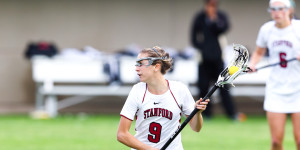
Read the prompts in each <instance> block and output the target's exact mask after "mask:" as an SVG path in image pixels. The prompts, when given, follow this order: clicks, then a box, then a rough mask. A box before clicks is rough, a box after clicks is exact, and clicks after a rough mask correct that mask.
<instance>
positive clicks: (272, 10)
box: [268, 6, 288, 12]
mask: <svg viewBox="0 0 300 150" xmlns="http://www.w3.org/2000/svg"><path fill="white" fill-rule="evenodd" d="M285 10H288V7H284V6H278V7H276V6H274V7H269V8H268V12H274V11H285Z"/></svg>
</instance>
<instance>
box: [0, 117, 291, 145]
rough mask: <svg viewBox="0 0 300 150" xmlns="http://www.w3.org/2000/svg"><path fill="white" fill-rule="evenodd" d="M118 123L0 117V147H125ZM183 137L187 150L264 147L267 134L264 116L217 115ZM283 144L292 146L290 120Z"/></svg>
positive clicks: (107, 119)
mask: <svg viewBox="0 0 300 150" xmlns="http://www.w3.org/2000/svg"><path fill="white" fill-rule="evenodd" d="M118 124H119V116H118V115H63V116H60V117H58V118H56V119H49V120H35V119H31V118H30V117H28V116H21V115H18V116H11V115H10V116H0V149H1V150H127V149H129V148H127V147H126V146H124V145H122V144H120V143H119V142H118V141H117V140H116V132H117V128H118ZM132 133H134V131H133V128H132ZM182 140H183V146H184V148H185V149H186V150H196V149H197V150H199V149H201V150H221V149H222V150H267V149H269V142H270V136H269V129H268V125H267V121H266V118H265V117H264V116H250V117H249V116H248V119H247V121H246V122H243V123H238V122H231V121H229V120H227V119H226V118H225V117H222V116H218V117H216V118H214V119H212V120H209V121H205V122H204V127H203V128H202V130H201V132H200V133H195V132H193V131H192V130H191V129H190V127H189V126H186V127H185V128H184V129H183V131H182ZM284 146H285V149H287V150H293V149H295V144H294V139H293V134H292V127H291V121H290V120H289V121H288V123H287V126H286V134H285V141H284Z"/></svg>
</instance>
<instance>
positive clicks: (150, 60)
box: [135, 57, 163, 67]
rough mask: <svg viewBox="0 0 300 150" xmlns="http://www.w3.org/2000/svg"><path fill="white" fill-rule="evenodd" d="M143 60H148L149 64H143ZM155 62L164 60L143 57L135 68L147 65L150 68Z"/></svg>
mask: <svg viewBox="0 0 300 150" xmlns="http://www.w3.org/2000/svg"><path fill="white" fill-rule="evenodd" d="M143 60H148V64H143V63H142V61H143ZM155 60H163V58H162V57H143V58H140V59H138V60H137V61H136V64H135V66H137V67H141V66H143V65H145V66H147V67H148V66H150V65H152V64H153V62H154V61H155Z"/></svg>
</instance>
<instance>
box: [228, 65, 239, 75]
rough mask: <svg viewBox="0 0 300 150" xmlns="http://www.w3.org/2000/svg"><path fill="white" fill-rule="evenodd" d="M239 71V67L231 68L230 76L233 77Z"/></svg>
mask: <svg viewBox="0 0 300 150" xmlns="http://www.w3.org/2000/svg"><path fill="white" fill-rule="evenodd" d="M238 70H239V67H237V66H231V67H230V68H229V74H230V75H233V74H234V73H235V72H237V71H238Z"/></svg>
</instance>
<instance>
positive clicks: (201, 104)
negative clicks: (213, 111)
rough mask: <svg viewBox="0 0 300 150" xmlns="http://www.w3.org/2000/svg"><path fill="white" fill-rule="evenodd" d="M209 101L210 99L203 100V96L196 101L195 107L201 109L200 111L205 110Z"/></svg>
mask: <svg viewBox="0 0 300 150" xmlns="http://www.w3.org/2000/svg"><path fill="white" fill-rule="evenodd" d="M208 102H210V100H209V99H206V100H205V101H202V98H200V100H198V101H196V103H195V107H196V108H197V109H199V111H200V112H203V111H204V110H205V109H206V107H207V104H208Z"/></svg>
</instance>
